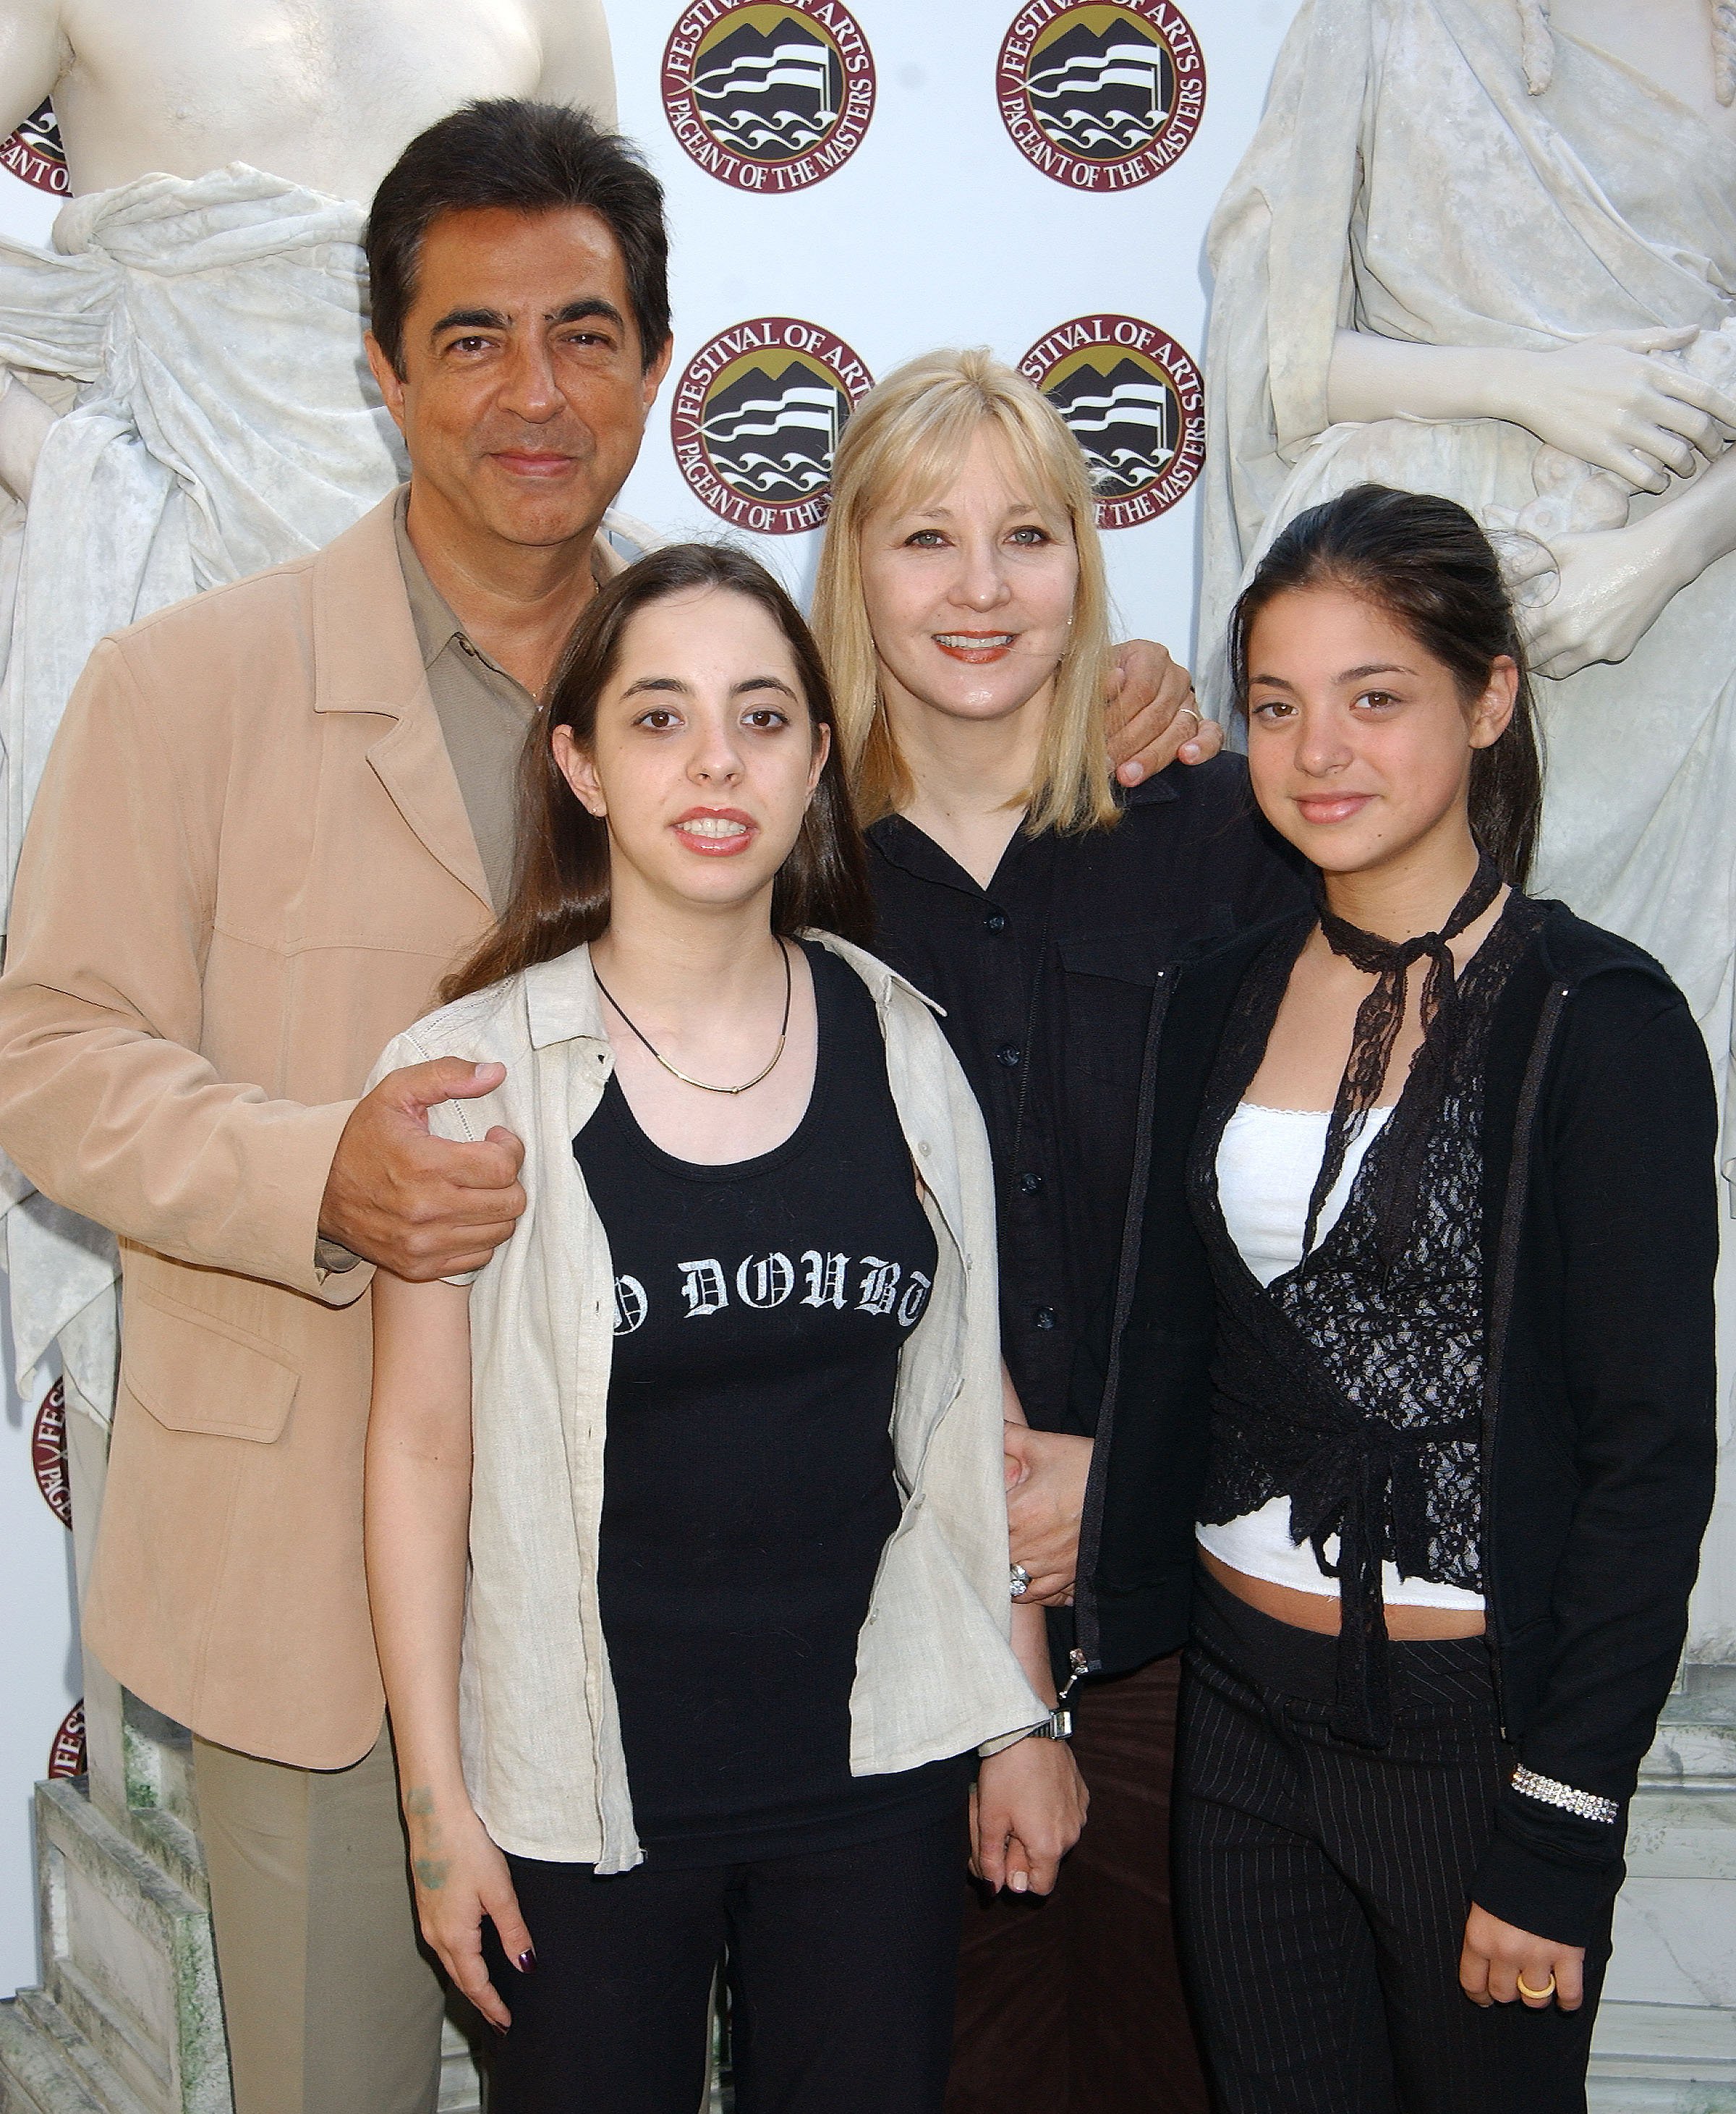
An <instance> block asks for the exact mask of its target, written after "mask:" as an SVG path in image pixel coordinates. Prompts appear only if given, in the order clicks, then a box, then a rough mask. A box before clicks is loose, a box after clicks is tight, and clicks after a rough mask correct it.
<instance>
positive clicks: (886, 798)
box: [811, 346, 1121, 836]
mask: <svg viewBox="0 0 1736 2114" xmlns="http://www.w3.org/2000/svg"><path fill="white" fill-rule="evenodd" d="M984 425H988V426H990V427H992V428H994V432H995V434H996V437H998V439H999V440H1000V442H1002V444H1003V446H1005V448H1006V450H1007V454H1008V455H1009V456H1010V457H1011V459H1012V465H1013V468H1014V469H1015V471H1016V474H1018V475H1019V476H1021V477H1022V478H1026V479H1027V480H1028V481H1029V483H1030V487H1031V492H1032V495H1033V496H1047V497H1048V499H1049V500H1050V501H1052V502H1053V504H1054V505H1055V506H1058V508H1059V509H1060V510H1061V511H1062V512H1063V513H1064V514H1065V515H1067V519H1068V521H1069V523H1070V524H1071V528H1072V532H1073V543H1074V547H1075V549H1076V551H1077V554H1078V561H1079V580H1078V585H1077V587H1076V589H1075V591H1074V597H1073V619H1072V628H1071V631H1070V632H1069V634H1068V637H1067V650H1066V652H1064V653H1063V654H1062V657H1061V661H1060V665H1059V666H1058V668H1057V670H1056V673H1055V691H1054V698H1053V703H1052V704H1051V706H1050V707H1049V713H1048V724H1047V725H1046V726H1045V727H1044V734H1043V741H1042V745H1041V748H1040V749H1039V753H1038V757H1037V765H1036V769H1035V772H1034V774H1033V776H1032V780H1031V785H1030V789H1029V794H1028V797H1027V807H1026V818H1025V827H1026V831H1029V833H1030V835H1033V836H1035V835H1037V834H1038V832H1039V831H1043V830H1048V829H1054V830H1065V831H1080V830H1090V829H1103V828H1106V827H1107V826H1108V825H1109V824H1111V823H1112V822H1114V821H1116V820H1117V818H1118V817H1119V815H1120V812H1121V811H1120V809H1119V808H1118V807H1117V804H1116V801H1115V798H1114V794H1113V791H1112V784H1111V780H1110V776H1109V761H1108V754H1107V753H1106V749H1105V732H1104V692H1105V689H1106V686H1107V684H1108V673H1109V590H1108V582H1107V580H1106V579H1105V577H1104V573H1103V547H1102V544H1101V543H1100V542H1099V539H1098V533H1097V517H1096V511H1095V508H1094V504H1093V501H1092V497H1091V487H1090V478H1089V476H1088V475H1087V473H1086V469H1085V456H1084V455H1083V453H1082V452H1081V451H1080V446H1079V443H1078V442H1076V440H1075V439H1074V437H1073V436H1072V434H1071V432H1069V430H1068V429H1067V423H1066V421H1065V420H1064V419H1062V417H1061V414H1059V412H1058V411H1057V410H1055V408H1054V406H1053V405H1052V404H1051V403H1050V402H1049V401H1048V398H1047V397H1045V396H1044V395H1043V394H1042V392H1041V391H1039V390H1038V389H1036V388H1035V387H1033V386H1032V385H1031V384H1030V382H1027V381H1026V379H1025V377H1024V376H1023V375H1021V374H1017V373H1014V371H1013V370H1012V368H1010V367H1005V366H1003V365H1002V364H1001V363H1000V361H998V359H995V358H994V355H993V354H992V353H990V352H989V351H988V350H986V348H984V347H981V346H978V347H975V348H974V349H972V350H970V351H966V352H953V351H946V352H930V353H925V354H924V355H922V356H921V359H912V360H911V361H909V362H907V364H905V365H904V366H902V367H901V368H898V370H897V371H896V372H895V373H892V374H889V375H888V376H887V377H886V379H885V380H884V382H881V383H880V384H879V387H877V388H875V389H873V390H871V391H870V392H869V394H868V395H867V396H866V397H864V398H863V400H862V401H861V405H859V406H858V407H857V410H855V412H853V413H852V415H851V419H850V423H849V424H848V425H847V426H846V427H845V428H844V433H843V439H842V440H841V441H840V442H839V443H838V455H837V459H836V460H835V462H834V465H833V470H832V510H831V515H830V518H829V520H828V522H827V524H826V540H825V547H824V548H823V550H822V551H821V552H820V572H819V577H818V579H816V581H815V587H814V607H813V611H812V615H811V623H812V625H813V629H814V635H815V638H817V639H818V640H819V642H820V652H822V654H824V656H825V662H826V668H827V672H828V673H829V675H830V676H831V679H832V689H833V694H834V698H835V699H836V702H837V713H838V735H839V739H841V740H842V742H843V748H844V761H845V762H846V764H847V766H848V768H849V771H850V776H851V780H852V786H853V789H854V791H855V794H856V801H857V812H859V814H860V816H861V820H862V821H864V822H865V823H866V822H873V821H878V820H879V817H881V816H883V815H889V814H892V813H893V812H896V811H897V810H898V808H902V807H903V806H904V805H905V804H906V803H907V801H908V800H909V798H910V797H911V792H912V790H913V788H912V785H911V777H910V772H909V771H908V769H907V767H906V765H905V762H904V760H903V758H902V757H901V756H900V755H899V753H898V744H897V741H896V740H895V739H894V738H893V731H892V727H891V724H890V722H889V720H888V717H887V714H886V704H885V700H884V698H883V697H882V695H881V693H880V684H879V661H878V658H877V657H876V655H875V646H874V636H873V633H872V631H871V630H870V626H869V622H868V605H867V599H866V595H865V594H864V592H863V588H862V565H861V536H862V528H863V524H865V522H866V520H867V519H868V517H869V515H871V514H873V513H875V512H876V511H877V510H879V508H880V507H882V506H885V505H886V504H887V503H888V502H889V501H891V500H893V499H894V498H895V497H897V496H900V495H910V496H912V497H914V498H918V499H921V498H926V497H928V496H930V495H932V494H933V493H934V492H939V490H941V489H942V488H943V487H944V486H945V485H946V483H947V482H948V479H949V478H951V477H952V476H953V474H955V473H956V472H957V469H958V468H959V466H960V464H962V462H963V460H964V459H965V456H966V454H967V453H968V452H969V450H970V447H971V442H972V441H973V440H974V439H975V437H976V434H977V432H978V431H979V429H980V428H982V427H983V426H984Z"/></svg>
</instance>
